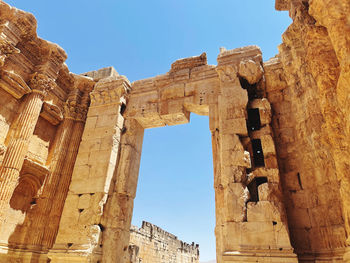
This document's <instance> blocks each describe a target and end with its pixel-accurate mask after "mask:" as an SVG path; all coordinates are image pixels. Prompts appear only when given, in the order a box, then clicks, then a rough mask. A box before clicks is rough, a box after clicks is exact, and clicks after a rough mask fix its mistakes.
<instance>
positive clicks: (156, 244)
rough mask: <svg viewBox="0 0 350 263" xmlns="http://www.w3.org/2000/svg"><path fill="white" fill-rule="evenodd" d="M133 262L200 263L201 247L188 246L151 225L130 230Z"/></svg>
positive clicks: (146, 224)
mask: <svg viewBox="0 0 350 263" xmlns="http://www.w3.org/2000/svg"><path fill="white" fill-rule="evenodd" d="M129 253H130V256H131V258H132V260H131V262H133V263H139V262H154V263H162V262H169V263H180V262H181V263H192V262H193V263H199V245H197V244H194V243H192V244H187V243H185V242H183V241H181V240H179V239H177V237H176V236H175V235H173V234H170V233H168V232H166V231H164V230H163V229H161V228H160V227H158V226H156V225H153V224H151V223H148V222H145V221H143V222H142V226H141V228H138V227H136V226H132V227H131V229H130V246H129Z"/></svg>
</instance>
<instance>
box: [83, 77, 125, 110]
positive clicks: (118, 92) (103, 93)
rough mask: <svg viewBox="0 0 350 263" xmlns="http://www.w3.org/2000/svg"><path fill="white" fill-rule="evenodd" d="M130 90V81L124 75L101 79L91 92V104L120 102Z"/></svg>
mask: <svg viewBox="0 0 350 263" xmlns="http://www.w3.org/2000/svg"><path fill="white" fill-rule="evenodd" d="M129 90H130V83H129V81H128V80H127V78H126V77H124V76H119V77H118V79H116V80H100V81H99V82H97V84H96V86H95V89H94V90H93V91H92V92H91V93H90V98H91V105H92V106H99V105H105V104H111V103H116V104H119V100H120V97H121V96H122V95H124V94H125V93H127V92H128V91H129Z"/></svg>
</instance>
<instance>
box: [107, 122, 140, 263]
mask: <svg viewBox="0 0 350 263" xmlns="http://www.w3.org/2000/svg"><path fill="white" fill-rule="evenodd" d="M124 127H125V128H124V129H126V131H125V133H124V134H123V135H122V139H121V145H120V147H121V153H120V159H119V162H118V168H117V175H116V181H117V182H116V185H115V187H114V189H113V192H112V193H111V194H110V195H109V196H108V200H107V205H106V211H105V212H104V215H103V220H102V224H103V226H104V229H105V231H104V232H103V239H102V241H103V247H102V253H103V254H102V262H105V263H109V262H110V263H112V262H113V263H126V262H129V261H128V260H130V255H129V251H128V249H125V248H128V247H129V238H130V227H131V218H132V212H133V204H134V198H135V196H136V188H137V180H138V175H139V168H140V160H141V151H142V142H143V134H144V129H143V128H142V126H141V125H140V124H139V123H138V122H137V121H136V120H132V119H131V120H126V121H125V126H124Z"/></svg>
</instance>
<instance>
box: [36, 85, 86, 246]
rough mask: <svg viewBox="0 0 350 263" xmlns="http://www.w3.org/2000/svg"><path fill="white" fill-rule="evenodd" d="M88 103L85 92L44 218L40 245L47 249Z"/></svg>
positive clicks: (51, 241) (74, 157)
mask: <svg viewBox="0 0 350 263" xmlns="http://www.w3.org/2000/svg"><path fill="white" fill-rule="evenodd" d="M88 103H89V98H88V92H86V93H85V94H84V96H83V98H82V102H81V104H80V105H79V106H78V107H77V113H76V114H75V116H74V120H75V123H74V126H73V129H72V133H71V135H70V138H69V146H68V151H67V152H66V156H65V157H66V158H65V161H64V165H63V168H62V171H61V173H60V178H59V182H58V185H57V188H56V190H55V192H54V195H53V196H54V199H53V203H52V206H51V209H50V212H49V213H48V215H49V216H47V218H46V223H47V224H46V227H45V233H44V237H43V238H44V239H43V242H42V244H43V246H44V247H47V248H51V247H52V246H53V244H54V241H55V238H56V235H57V231H58V227H59V222H60V218H61V214H62V210H63V206H64V201H65V200H66V197H67V194H68V189H69V184H70V181H71V178H72V173H73V168H74V164H75V160H76V158H77V155H78V149H79V145H80V142H81V137H82V135H83V131H84V126H85V119H86V112H87V107H88Z"/></svg>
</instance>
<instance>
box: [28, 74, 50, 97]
mask: <svg viewBox="0 0 350 263" xmlns="http://www.w3.org/2000/svg"><path fill="white" fill-rule="evenodd" d="M29 86H30V87H31V88H32V91H33V92H38V93H40V94H42V95H43V96H46V95H47V93H48V92H49V91H50V90H52V89H53V88H54V87H55V86H56V83H55V81H54V80H53V79H51V78H49V77H48V76H46V75H44V74H41V73H38V72H36V73H34V74H33V75H32V77H31V79H30V81H29Z"/></svg>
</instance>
